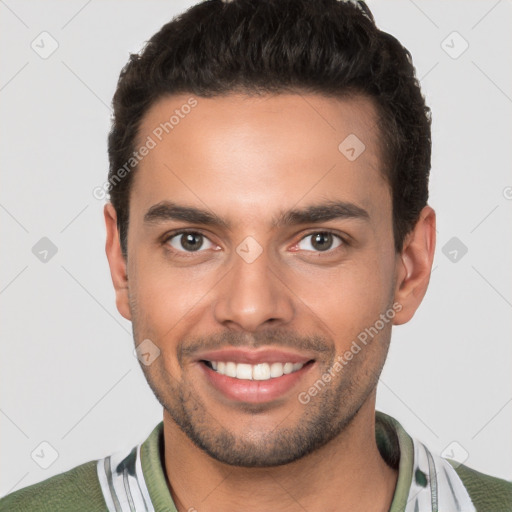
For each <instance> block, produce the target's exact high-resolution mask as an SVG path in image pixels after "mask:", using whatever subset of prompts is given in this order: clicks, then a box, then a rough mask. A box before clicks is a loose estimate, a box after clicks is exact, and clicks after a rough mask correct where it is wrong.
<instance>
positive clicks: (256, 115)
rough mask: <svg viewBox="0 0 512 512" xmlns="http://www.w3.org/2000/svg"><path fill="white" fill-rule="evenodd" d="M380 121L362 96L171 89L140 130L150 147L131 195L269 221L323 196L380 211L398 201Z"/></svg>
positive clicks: (147, 202) (146, 201) (140, 205)
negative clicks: (386, 169)
mask: <svg viewBox="0 0 512 512" xmlns="http://www.w3.org/2000/svg"><path fill="white" fill-rule="evenodd" d="M376 119H377V117H376V111H375V108H374V105H373V103H372V102H371V101H370V100H368V99H366V98H362V97H354V98H351V99H344V100H341V99H334V98H328V97H325V96H321V95H313V94H310V95H300V94H288V95H286V94H280V95H266V96H259V97H256V96H246V95H235V94H231V95H227V96H221V97H214V98H202V97H198V96H194V95H192V94H180V95H174V96H169V97H165V98H163V99H160V100H159V101H157V102H156V103H155V104H154V105H153V106H152V107H151V108H150V110H149V111H148V112H147V113H146V115H145V116H144V118H143V121H142V123H141V126H140V129H139V136H138V141H137V144H136V148H140V147H142V146H147V147H148V148H150V149H149V150H148V151H144V153H145V156H144V157H142V158H141V159H140V162H139V164H138V166H137V170H136V172H135V176H134V182H133V185H132V191H131V198H130V203H133V207H134V208H136V209H147V208H149V207H151V206H152V205H154V204H157V203H159V202H161V201H165V200H172V201H175V202H179V203H182V204H187V205H196V206H201V207H203V208H204V207H207V208H208V209H210V210H213V211H215V212H216V213H217V214H218V215H219V216H225V217H226V218H227V217H231V219H230V220H234V221H236V219H237V218H238V219H240V220H244V219H245V220H249V219H253V220H254V221H255V222H256V221H257V222H260V223H261V222H263V221H264V217H263V216H262V215H265V216H266V217H268V219H269V221H270V219H271V218H273V214H274V213H275V212H276V211H282V210H283V208H284V207H285V206H286V205H290V206H293V205H297V204H299V203H300V204H301V205H303V206H307V204H308V202H309V203H318V198H323V199H326V200H343V201H350V202H352V203H354V204H356V205H358V206H360V207H361V208H364V209H366V210H368V211H369V212H370V213H371V212H372V211H374V212H375V213H377V214H378V212H379V211H381V210H382V208H384V207H390V194H389V186H388V184H387V181H386V180H385V179H384V177H383V173H382V168H381V167H382V165H381V154H380V149H379V148H380V144H379V143H380V140H379V133H378V130H377V127H376ZM130 209H131V210H132V208H130ZM233 217H235V218H233Z"/></svg>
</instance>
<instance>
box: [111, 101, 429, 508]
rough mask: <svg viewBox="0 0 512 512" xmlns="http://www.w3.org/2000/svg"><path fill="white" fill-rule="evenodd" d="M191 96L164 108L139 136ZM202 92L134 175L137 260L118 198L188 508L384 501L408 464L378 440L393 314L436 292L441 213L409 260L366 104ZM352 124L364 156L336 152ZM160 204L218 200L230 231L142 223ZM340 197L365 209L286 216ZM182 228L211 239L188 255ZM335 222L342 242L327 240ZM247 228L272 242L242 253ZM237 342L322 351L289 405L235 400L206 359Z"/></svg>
mask: <svg viewBox="0 0 512 512" xmlns="http://www.w3.org/2000/svg"><path fill="white" fill-rule="evenodd" d="M191 96H192V95H188V94H183V95H176V96H171V97H166V98H164V99H161V100H159V101H158V102H157V103H155V104H154V105H153V107H152V108H151V109H150V110H149V111H148V112H147V114H146V115H145V117H144V119H143V122H142V124H141V129H140V141H139V142H143V141H144V140H146V137H147V136H148V135H151V133H152V132H153V130H154V129H155V127H157V126H158V125H159V124H160V123H161V122H164V121H165V120H167V119H169V116H170V115H171V114H172V113H173V111H174V110H175V109H177V108H178V109H179V108H180V107H181V106H182V105H183V104H185V103H186V102H187V100H188V99H189V98H190V97H191ZM196 99H197V101H198V104H197V106H196V107H195V108H194V109H193V110H192V111H191V112H190V114H188V115H187V116H185V117H184V119H181V120H180V122H179V124H177V125H176V126H175V127H174V129H173V130H172V131H171V132H170V133H169V135H167V136H165V137H164V138H163V140H162V141H161V142H159V143H158V144H157V145H156V147H155V148H154V149H152V150H151V151H150V152H149V154H148V155H147V156H146V157H145V158H144V159H143V160H142V161H141V162H140V163H139V165H138V168H137V170H136V171H134V172H136V174H135V176H134V182H133V185H132V190H131V196H130V212H129V218H130V227H129V231H128V251H127V259H125V258H124V257H123V255H122V251H121V247H120V244H119V233H118V231H117V227H116V212H115V210H114V208H113V207H112V205H111V204H107V205H106V206H105V221H106V227H107V243H106V252H107V257H108V260H109V265H110V269H111V274H112V279H113V283H114V287H115V290H116V303H117V308H118V310H119V312H120V313H121V314H122V315H123V316H124V317H125V318H127V319H129V320H131V321H132V322H133V328H134V337H135V342H136V344H138V343H140V342H142V340H145V339H150V340H151V341H152V343H154V344H155V345H156V346H157V347H158V348H159V350H160V351H161V352H160V356H159V357H157V358H156V359H155V360H154V361H153V362H152V363H151V364H150V365H149V366H145V365H141V367H142V369H143V371H144V373H145V376H146V378H147V380H148V382H149V385H150V386H151V388H152V389H153V391H154V393H155V395H156V396H157V398H158V399H159V401H160V402H161V403H162V405H163V407H164V415H163V419H164V444H165V454H164V458H165V469H166V475H167V478H168V483H169V489H170V491H171V494H172V497H173V499H174V501H175V503H176V504H177V508H178V510H179V511H180V512H181V511H186V510H189V509H191V508H192V507H193V509H196V510H198V511H201V512H203V511H218V510H240V511H241V510H244V511H265V510H272V509H275V507H276V504H278V506H279V510H282V511H296V510H297V511H298V510H304V509H305V510H308V511H310V512H313V511H324V512H325V511H334V510H336V511H351V512H353V511H366V512H368V511H387V510H389V507H390V505H391V501H392V499H393V493H394V489H395V486H396V481H397V471H396V470H395V469H392V468H390V467H389V466H388V465H387V464H386V463H385V461H384V459H383V458H382V457H381V455H380V453H379V451H378V448H377V445H376V441H375V397H376V384H377V381H378V377H379V375H380V372H381V369H382V366H383V364H384V361H385V359H386V355H387V351H388V347H389V342H390V337H391V326H392V324H395V325H399V324H403V323H405V322H407V321H409V320H410V319H411V318H412V316H413V315H414V312H415V311H416V309H417V307H418V306H419V304H420V302H421V300H422V299H423V296H424V294H425V292H426V289H427V286H428V281H429V277H430V271H431V267H432V261H433V255H434V248H435V213H434V211H433V210H432V208H431V207H429V206H426V207H425V208H424V209H423V210H422V212H421V215H420V218H419V220H418V222H417V224H416V226H415V228H414V230H413V231H412V232H411V233H410V234H409V235H408V236H407V238H406V240H405V243H404V247H403V250H402V252H401V253H396V252H395V250H394V242H393V229H392V203H391V194H390V189H389V185H388V183H387V181H386V180H385V179H384V177H383V174H382V169H381V164H380V162H381V161H382V155H381V153H380V149H379V140H380V139H379V133H378V132H377V131H376V128H375V126H376V114H375V109H374V106H373V104H372V102H371V101H370V100H368V99H365V98H355V97H354V98H350V99H346V100H340V99H333V98H327V97H324V96H320V95H303V96H302V95H298V94H282V95H273V96H271V95H267V96H262V97H249V96H244V95H238V94H237V95H235V94H232V95H228V96H225V97H218V98H209V99H206V98H196ZM349 134H356V135H357V137H358V138H359V139H360V140H361V141H363V143H364V144H365V146H366V149H365V151H364V152H363V153H362V154H361V155H360V156H359V157H358V158H357V159H356V160H354V161H349V160H348V159H347V158H346V157H345V156H344V155H343V154H342V153H341V152H340V151H339V150H338V145H339V144H340V143H341V142H342V141H343V140H344V139H345V138H346V137H347V136H348V135H349ZM163 201H173V202H175V203H179V204H181V205H185V206H194V207H197V208H202V209H207V210H208V211H210V212H213V213H215V214H216V215H217V216H219V217H221V218H222V219H224V220H225V221H226V222H229V223H230V226H229V228H226V227H222V226H209V225H203V224H197V223H193V224H191V223H188V222H185V221H182V220H172V219H167V220H162V219H160V220H159V221H158V222H156V221H155V222H152V223H148V222H145V221H144V216H145V214H146V212H147V211H148V210H149V209H150V208H151V207H152V206H154V205H157V204H159V203H162V202H163ZM326 201H344V202H348V203H352V204H354V205H357V206H358V207H359V208H362V209H364V210H366V212H367V214H368V216H367V218H338V219H332V220H329V221H322V222H320V223H314V222H306V223H301V224H297V225H291V226H290V225H288V226H274V227H273V226H272V220H273V219H274V218H275V217H277V216H278V215H279V213H281V212H282V211H286V210H290V209H294V208H295V209H296V208H303V207H306V206H309V205H312V204H318V203H325V202H326ZM185 228H186V229H191V230H193V231H195V232H196V233H199V234H203V235H204V236H205V237H206V238H203V239H201V237H199V240H197V239H195V240H194V241H195V242H196V244H197V245H198V246H201V240H202V241H203V245H202V246H201V248H200V250H198V251H190V249H189V251H188V252H187V247H189V246H187V245H186V244H185V246H183V245H182V244H181V243H180V236H175V237H174V238H171V239H170V240H169V237H170V236H171V235H173V234H175V232H176V230H177V231H179V230H180V229H185ZM325 231H331V232H333V233H335V234H336V235H339V236H340V237H342V238H339V239H338V238H337V236H334V237H333V238H332V245H331V246H330V247H329V243H327V244H324V245H323V246H322V245H320V246H318V245H313V243H312V242H313V238H314V236H315V233H322V232H325ZM171 232H173V233H171ZM308 235H309V236H308ZM311 235H313V236H311ZM247 236H251V237H252V238H253V239H254V240H256V241H257V243H258V244H259V246H260V247H261V248H262V250H263V252H262V253H261V254H260V255H259V256H258V257H257V258H256V259H255V260H254V261H253V262H251V263H248V262H247V261H245V260H244V259H243V258H242V257H240V256H239V254H238V253H237V252H236V248H237V246H238V245H239V244H240V243H241V242H242V241H243V240H244V239H245V238H246V237H247ZM329 240H331V239H329ZM342 240H344V242H342ZM171 244H172V245H171ZM319 247H320V248H319ZM322 247H323V248H322ZM173 248H174V249H175V252H172V249H173ZM178 254H181V255H182V256H179V255H178ZM183 255H184V256H183ZM393 304H399V311H397V310H396V308H395V309H393ZM390 308H391V309H392V310H393V311H394V312H395V315H394V318H393V320H392V321H389V322H388V323H385V325H384V328H382V329H381V330H380V331H379V333H378V335H376V336H374V337H373V338H372V339H371V341H370V342H369V343H368V344H367V345H365V346H364V348H363V349H362V350H361V351H360V352H359V353H358V354H357V355H355V356H354V357H353V359H352V360H350V361H349V362H348V363H347V364H346V366H344V367H343V369H342V371H339V372H337V373H336V375H335V377H333V378H332V380H331V382H329V383H328V384H327V385H326V386H325V387H324V388H323V389H322V390H321V391H320V392H319V393H318V394H317V395H316V396H314V397H311V400H310V401H309V402H308V403H307V404H304V403H301V402H300V401H299V400H298V394H299V392H301V391H307V390H308V389H309V388H310V387H311V386H312V385H313V384H314V383H315V382H316V381H317V380H318V379H320V378H321V377H322V375H323V374H325V373H326V371H328V370H329V368H332V366H333V363H334V362H335V360H336V358H337V357H338V356H340V355H342V354H344V353H345V352H346V351H347V350H349V349H350V346H351V343H352V341H353V340H355V339H357V336H358V334H359V333H361V332H363V331H364V330H365V328H369V327H370V326H373V325H375V323H376V321H377V320H378V319H379V318H380V316H379V315H381V314H383V313H385V312H386V311H389V310H390ZM233 345H235V346H241V345H243V346H246V347H250V348H256V347H258V348H259V347H281V348H284V349H286V348H291V347H296V349H297V350H299V351H300V352H301V353H307V354H308V355H309V357H311V358H312V359H314V361H315V362H314V364H313V365H312V366H311V367H310V369H309V371H308V372H307V373H306V374H305V375H304V377H303V378H302V379H300V380H299V382H298V384H297V385H296V386H294V388H293V389H292V390H291V391H289V392H286V393H285V394H284V395H282V396H280V397H279V398H278V399H276V400H272V401H269V402H265V403H263V404H257V405H254V404H248V403H245V402H240V401H233V400H229V399H227V398H226V397H224V396H223V395H221V394H220V393H219V392H217V391H216V390H215V389H213V388H212V387H211V386H210V385H209V384H208V382H207V381H206V379H204V377H203V376H202V373H201V371H199V367H198V365H200V364H202V363H199V362H198V361H197V360H196V359H195V356H196V355H197V350H198V349H199V348H202V349H217V348H223V347H228V346H233ZM369 482H371V485H369Z"/></svg>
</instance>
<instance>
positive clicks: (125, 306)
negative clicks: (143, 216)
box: [103, 203, 132, 320]
mask: <svg viewBox="0 0 512 512" xmlns="http://www.w3.org/2000/svg"><path fill="white" fill-rule="evenodd" d="M103 213H104V215H105V226H106V228H107V242H106V244H105V252H106V253H107V259H108V264H109V267H110V275H111V276H112V283H113V284H114V289H115V291H116V306H117V310H118V311H119V313H121V315H123V316H124V318H126V319H127V320H131V319H132V315H131V312H130V300H129V295H128V290H129V288H128V274H127V271H126V260H125V258H124V256H123V252H122V250H121V243H120V241H119V232H118V229H117V214H116V210H115V208H114V207H113V206H112V204H111V203H107V204H106V205H105V208H104V210H103Z"/></svg>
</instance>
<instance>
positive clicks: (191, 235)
mask: <svg viewBox="0 0 512 512" xmlns="http://www.w3.org/2000/svg"><path fill="white" fill-rule="evenodd" d="M167 243H168V244H169V245H170V246H171V247H172V248H173V249H174V250H176V251H180V252H183V251H185V252H197V251H199V250H200V249H201V248H203V249H204V248H205V247H204V245H205V244H206V246H207V247H206V248H211V247H212V246H213V244H212V242H210V240H208V238H206V237H205V236H204V235H202V234H201V233H196V232H182V233H176V234H175V235H173V236H171V237H169V239H168V240H167ZM208 244H210V246H208Z"/></svg>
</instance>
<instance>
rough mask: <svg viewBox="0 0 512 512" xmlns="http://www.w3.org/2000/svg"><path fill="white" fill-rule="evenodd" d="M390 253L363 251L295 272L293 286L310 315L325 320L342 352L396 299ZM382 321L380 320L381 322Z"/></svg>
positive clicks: (323, 321) (324, 324) (306, 312)
mask: <svg viewBox="0 0 512 512" xmlns="http://www.w3.org/2000/svg"><path fill="white" fill-rule="evenodd" d="M392 261H393V260H392V259H391V258H389V257H388V256H386V257H381V256H379V255H377V254H376V253H375V252H373V251H368V252H366V251H365V253H362V252H361V253H359V254H358V255H357V257H353V258H350V259H347V260H346V261H345V262H343V263H342V264H340V265H338V266H336V267H332V268H331V269H325V268H324V269H313V270H311V269H310V271H309V272H307V273H305V272H304V273H300V274H295V275H294V276H293V277H291V279H293V280H294V284H292V285H291V286H290V288H292V289H293V291H294V293H295V294H296V296H297V297H299V298H300V299H301V300H300V301H299V304H300V302H302V303H303V304H305V306H306V307H305V308H303V311H304V313H305V314H306V315H309V316H312V314H313V316H312V319H313V321H315V317H317V318H318V319H320V320H321V324H319V325H320V326H322V325H323V326H325V328H327V329H328V333H329V334H330V336H332V337H333V339H335V340H337V345H339V346H338V347H337V350H338V352H340V351H343V350H345V349H346V347H347V346H349V345H350V344H351V342H352V341H353V340H354V339H356V338H357V336H358V335H359V334H360V333H361V332H363V331H364V330H365V329H366V328H369V327H371V326H373V325H374V324H375V322H376V321H378V320H379V318H380V315H381V314H382V313H385V312H386V310H387V308H388V307H389V306H390V304H391V303H392V299H393V296H392V291H393V277H392V276H393V265H392ZM379 325H380V324H379Z"/></svg>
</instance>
